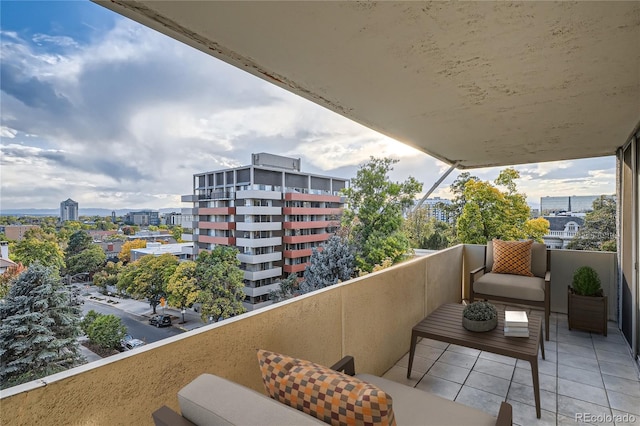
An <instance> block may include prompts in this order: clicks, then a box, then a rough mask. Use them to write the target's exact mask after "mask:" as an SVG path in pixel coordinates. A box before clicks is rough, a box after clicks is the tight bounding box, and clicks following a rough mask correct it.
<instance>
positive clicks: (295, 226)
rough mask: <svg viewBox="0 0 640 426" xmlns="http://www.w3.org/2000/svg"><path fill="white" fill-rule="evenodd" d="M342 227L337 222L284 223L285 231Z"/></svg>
mask: <svg viewBox="0 0 640 426" xmlns="http://www.w3.org/2000/svg"><path fill="white" fill-rule="evenodd" d="M336 226H340V222H339V221H337V220H310V221H306V222H283V223H282V227H283V228H284V229H314V228H329V227H336Z"/></svg>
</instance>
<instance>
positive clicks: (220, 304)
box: [196, 246, 245, 322]
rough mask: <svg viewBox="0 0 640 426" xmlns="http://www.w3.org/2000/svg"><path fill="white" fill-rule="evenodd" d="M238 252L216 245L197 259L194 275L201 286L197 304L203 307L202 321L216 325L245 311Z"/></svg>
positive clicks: (242, 275) (242, 274) (242, 277)
mask: <svg viewBox="0 0 640 426" xmlns="http://www.w3.org/2000/svg"><path fill="white" fill-rule="evenodd" d="M237 255H238V250H237V249H236V248H234V247H227V246H216V247H215V248H214V249H213V250H211V252H206V251H205V252H202V253H200V254H199V255H198V258H197V259H196V276H197V278H198V282H199V283H200V288H201V290H202V291H200V294H199V295H198V302H200V303H201V304H202V311H201V316H202V320H203V321H205V322H206V321H207V320H208V319H209V318H211V320H212V321H214V322H216V321H218V320H219V319H227V318H230V317H232V316H234V315H238V314H241V313H244V312H245V309H244V306H243V305H242V301H243V300H244V297H245V294H244V282H243V280H244V272H243V271H242V270H241V269H240V268H239V265H240V261H239V260H238V258H237Z"/></svg>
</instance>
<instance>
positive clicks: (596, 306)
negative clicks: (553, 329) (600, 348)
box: [568, 287, 608, 336]
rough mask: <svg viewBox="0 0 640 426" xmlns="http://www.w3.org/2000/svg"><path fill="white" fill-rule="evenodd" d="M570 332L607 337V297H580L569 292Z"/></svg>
mask: <svg viewBox="0 0 640 426" xmlns="http://www.w3.org/2000/svg"><path fill="white" fill-rule="evenodd" d="M568 305H569V306H568V311H569V330H571V329H573V328H575V329H577V330H584V331H591V332H594V333H600V334H603V335H604V336H606V335H607V306H608V305H607V296H601V297H598V296H579V295H577V294H574V292H573V289H572V288H571V287H569V290H568Z"/></svg>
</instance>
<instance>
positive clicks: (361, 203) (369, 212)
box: [342, 157, 422, 272]
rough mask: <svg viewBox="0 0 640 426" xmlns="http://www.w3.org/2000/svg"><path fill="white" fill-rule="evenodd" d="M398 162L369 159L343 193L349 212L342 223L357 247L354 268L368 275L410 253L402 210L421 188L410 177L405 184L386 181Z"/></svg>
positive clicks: (411, 202)
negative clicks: (387, 260) (386, 262)
mask: <svg viewBox="0 0 640 426" xmlns="http://www.w3.org/2000/svg"><path fill="white" fill-rule="evenodd" d="M397 162H398V160H393V159H390V158H375V157H371V159H370V160H369V162H367V163H365V164H364V165H362V166H361V167H360V169H359V170H358V172H357V173H356V177H355V178H353V179H352V180H351V186H350V187H349V188H346V189H344V194H345V196H346V198H347V205H348V208H346V209H345V211H344V214H343V215H342V222H343V225H344V226H345V227H347V228H348V229H349V237H350V239H351V243H352V244H354V246H355V247H356V266H357V267H358V268H359V269H360V270H361V271H365V272H371V271H372V269H373V267H374V265H376V264H381V263H382V262H383V261H384V260H385V259H387V258H390V259H392V261H393V262H394V263H395V262H397V261H399V260H401V259H402V258H403V256H404V254H405V253H406V252H407V250H409V239H408V237H407V235H406V234H405V232H404V231H403V230H402V222H403V216H402V213H403V211H404V210H405V209H407V208H408V207H409V206H411V205H412V204H413V202H414V199H415V196H416V194H417V193H418V192H420V191H421V190H422V184H421V183H419V182H418V181H417V180H415V179H414V178H413V177H409V178H408V179H407V180H405V181H404V182H393V181H391V179H390V178H389V176H388V175H389V172H391V171H392V170H393V167H392V165H393V164H395V163H397Z"/></svg>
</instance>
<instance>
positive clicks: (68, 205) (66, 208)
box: [60, 198, 78, 222]
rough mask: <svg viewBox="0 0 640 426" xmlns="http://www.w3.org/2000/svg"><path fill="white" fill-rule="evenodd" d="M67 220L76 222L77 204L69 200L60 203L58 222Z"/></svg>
mask: <svg viewBox="0 0 640 426" xmlns="http://www.w3.org/2000/svg"><path fill="white" fill-rule="evenodd" d="M67 220H76V221H77V220H78V203H76V202H75V201H73V200H72V199H71V198H67V199H66V200H65V201H63V202H61V203H60V222H66V221H67Z"/></svg>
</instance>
